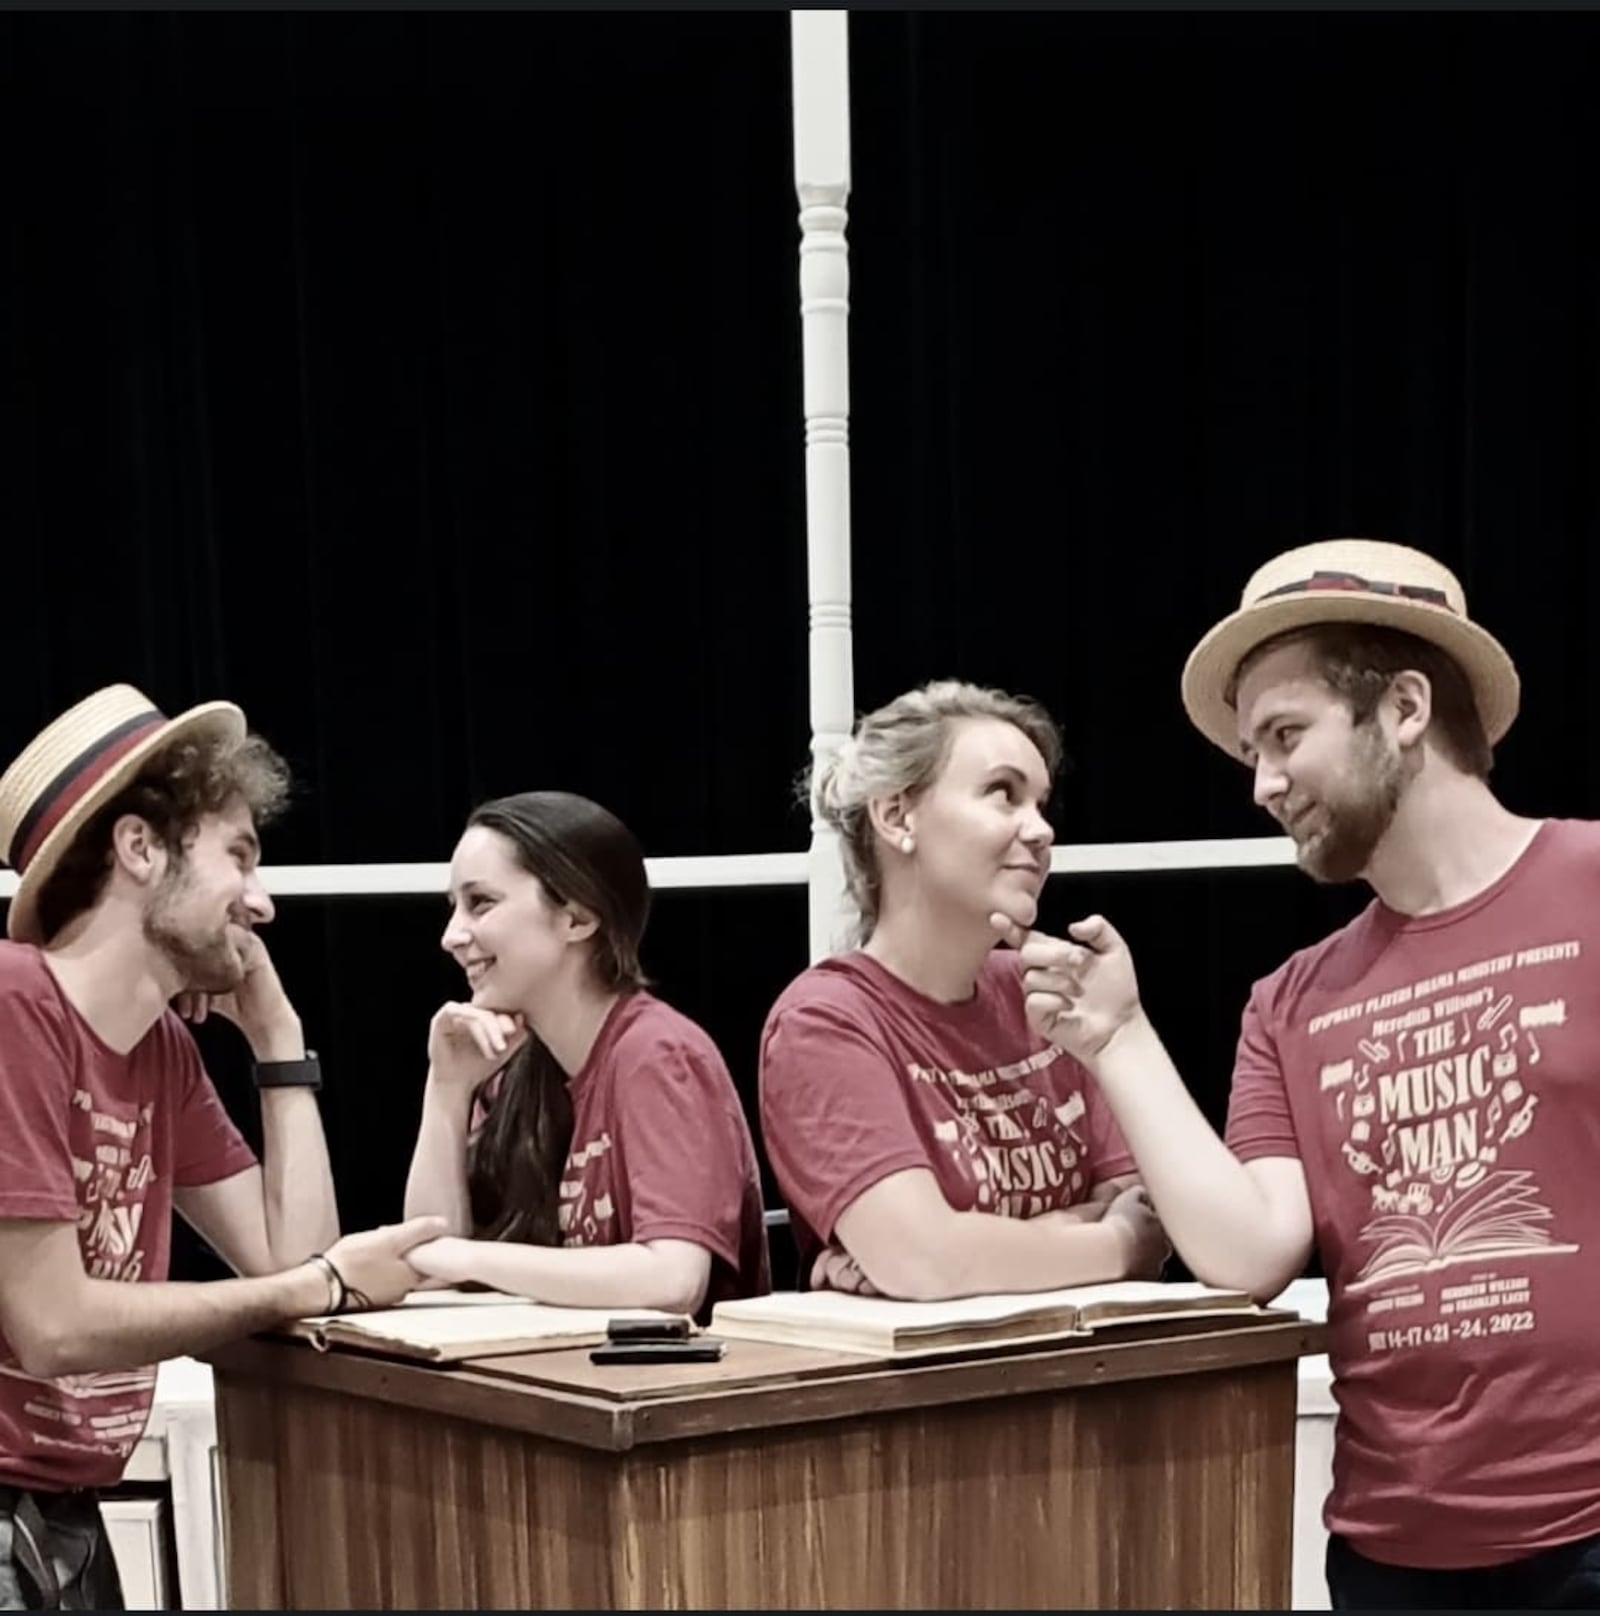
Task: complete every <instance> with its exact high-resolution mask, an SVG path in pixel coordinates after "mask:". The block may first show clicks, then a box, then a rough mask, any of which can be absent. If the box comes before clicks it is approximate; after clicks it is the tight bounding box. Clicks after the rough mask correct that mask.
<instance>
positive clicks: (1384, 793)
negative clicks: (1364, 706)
mask: <svg viewBox="0 0 1600 1616" xmlns="http://www.w3.org/2000/svg"><path fill="white" fill-rule="evenodd" d="M1420 762H1421V758H1420V757H1416V758H1413V757H1410V756H1403V755H1402V754H1401V753H1400V752H1399V751H1398V750H1397V749H1394V750H1391V749H1390V748H1389V747H1387V746H1385V745H1384V741H1383V734H1382V732H1381V731H1380V730H1379V728H1378V726H1377V724H1376V723H1375V722H1370V721H1369V722H1368V723H1366V724H1363V725H1362V726H1361V727H1360V728H1359V729H1357V730H1356V731H1355V732H1354V737H1353V744H1352V746H1351V752H1350V767H1349V770H1348V771H1347V775H1348V781H1347V784H1346V785H1345V786H1344V788H1343V789H1342V790H1341V792H1340V793H1339V794H1338V795H1329V796H1326V797H1324V798H1323V799H1322V800H1321V801H1320V802H1318V803H1315V804H1313V805H1312V807H1311V809H1310V812H1309V814H1308V816H1307V824H1306V827H1305V829H1304V830H1298V829H1297V830H1292V831H1290V833H1289V834H1290V835H1291V836H1292V837H1293V838H1294V842H1295V857H1296V861H1297V862H1298V863H1299V865H1300V868H1301V869H1302V870H1304V871H1305V872H1306V874H1307V875H1309V876H1310V877H1311V879H1312V880H1313V881H1317V882H1320V883H1322V884H1323V885H1325V886H1333V885H1337V884H1339V883H1341V882H1345V881H1355V880H1358V879H1359V878H1360V876H1361V874H1362V872H1363V871H1364V870H1365V869H1366V868H1367V866H1368V865H1369V864H1370V863H1371V862H1372V856H1373V854H1374V853H1375V852H1376V851H1377V849H1378V843H1379V842H1381V841H1382V840H1383V838H1384V837H1385V836H1386V835H1387V834H1388V831H1389V827H1390V826H1391V825H1392V824H1393V823H1394V816H1395V814H1396V813H1397V812H1398V811H1399V808H1400V798H1401V797H1402V795H1404V793H1405V788H1406V784H1407V782H1408V781H1409V780H1410V778H1411V776H1412V774H1413V773H1414V772H1415V770H1416V765H1417V764H1418V763H1420Z"/></svg>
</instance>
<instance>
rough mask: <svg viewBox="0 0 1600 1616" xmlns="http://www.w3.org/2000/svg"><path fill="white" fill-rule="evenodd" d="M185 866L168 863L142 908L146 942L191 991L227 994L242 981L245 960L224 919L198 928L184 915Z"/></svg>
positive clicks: (187, 889) (186, 888)
mask: <svg viewBox="0 0 1600 1616" xmlns="http://www.w3.org/2000/svg"><path fill="white" fill-rule="evenodd" d="M190 885H191V883H190V880H189V871H188V866H187V865H186V864H184V863H182V862H181V861H178V860H174V862H173V863H171V864H170V865H168V867H167V871H166V874H165V875H163V876H162V878H161V885H160V886H159V887H157V888H156V890H155V893H154V895H153V896H152V897H151V900H150V907H149V908H148V909H147V910H146V911H145V915H144V922H143V929H144V937H145V941H146V942H147V943H149V944H150V946H151V947H152V948H154V949H157V950H158V951H159V952H160V953H161V954H162V956H163V957H164V958H165V959H166V960H167V962H168V964H170V965H171V966H172V968H173V969H174V970H175V971H176V972H177V973H178V976H179V979H180V980H181V981H182V983H183V990H184V991H186V992H190V993H230V992H232V990H233V989H234V988H236V987H238V985H239V984H240V983H241V982H242V981H243V980H244V961H243V960H242V959H241V958H240V957H239V951H238V949H236V948H235V947H234V946H233V944H232V942H230V941H229V939H228V922H227V920H226V919H224V921H223V922H222V924H221V925H220V926H218V927H217V928H216V930H214V931H209V932H207V931H200V930H199V929H198V928H197V927H196V926H195V925H194V924H193V922H187V923H186V922H185V920H184V918H183V912H182V906H183V900H184V898H185V897H186V896H187V895H188V892H189V888H190Z"/></svg>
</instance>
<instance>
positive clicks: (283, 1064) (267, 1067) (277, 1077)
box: [253, 1049, 322, 1089]
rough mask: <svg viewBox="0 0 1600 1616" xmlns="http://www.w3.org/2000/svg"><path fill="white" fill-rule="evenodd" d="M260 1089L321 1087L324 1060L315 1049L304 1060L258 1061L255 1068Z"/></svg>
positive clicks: (309, 1051) (309, 1050) (257, 1084)
mask: <svg viewBox="0 0 1600 1616" xmlns="http://www.w3.org/2000/svg"><path fill="white" fill-rule="evenodd" d="M253 1070H254V1074H255V1080H256V1087H257V1088H258V1089H320V1088H321V1087H322V1062H321V1061H319V1060H318V1059H317V1052H316V1050H314V1049H308V1050H307V1051H306V1057H305V1059H304V1060H292V1061H257V1062H256V1063H255V1066H254V1068H253Z"/></svg>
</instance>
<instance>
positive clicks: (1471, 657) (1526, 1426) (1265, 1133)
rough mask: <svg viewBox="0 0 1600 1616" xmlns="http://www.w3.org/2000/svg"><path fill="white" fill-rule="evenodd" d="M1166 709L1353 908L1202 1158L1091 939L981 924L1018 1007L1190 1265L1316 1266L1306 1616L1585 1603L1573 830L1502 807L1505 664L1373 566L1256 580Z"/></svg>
mask: <svg viewBox="0 0 1600 1616" xmlns="http://www.w3.org/2000/svg"><path fill="white" fill-rule="evenodd" d="M1183 697H1184V703H1185V706H1186V708H1187V710H1188V712H1189V716H1190V717H1191V719H1192V720H1193V721H1194V723H1195V725H1196V726H1197V727H1198V728H1199V729H1200V731H1201V733H1202V734H1204V735H1205V736H1206V737H1207V738H1208V739H1210V740H1212V741H1214V742H1215V743H1216V744H1217V745H1218V746H1220V747H1222V748H1223V749H1224V750H1225V751H1226V752H1228V753H1229V754H1230V755H1231V756H1233V757H1235V758H1237V759H1238V760H1240V761H1241V762H1243V764H1244V765H1245V767H1246V768H1248V769H1249V770H1250V771H1251V774H1252V776H1253V778H1254V785H1255V800H1256V801H1257V803H1259V804H1260V805H1261V807H1263V808H1264V809H1265V810H1266V811H1267V812H1268V813H1269V814H1271V815H1272V817H1273V818H1274V819H1275V820H1277V821H1278V823H1279V824H1280V825H1282V827H1283V828H1284V830H1285V831H1287V832H1288V834H1289V835H1290V837H1292V838H1293V841H1294V844H1295V849H1296V854H1297V859H1298V862H1299V864H1300V867H1301V868H1302V869H1303V870H1305V871H1306V872H1307V873H1308V874H1309V875H1311V876H1312V877H1313V878H1314V879H1316V880H1319V881H1353V880H1362V881H1365V882H1366V883H1367V884H1368V885H1369V886H1370V887H1371V888H1372V890H1373V893H1374V897H1373V901H1372V902H1371V903H1370V904H1369V905H1368V906H1367V908H1366V909H1365V910H1364V911H1363V912H1362V913H1361V914H1360V915H1359V916H1358V917H1357V918H1356V919H1355V920H1354V921H1352V922H1351V923H1350V924H1349V925H1348V926H1345V927H1344V928H1343V929H1342V930H1340V931H1338V932H1335V933H1334V934H1333V935H1332V936H1331V937H1328V938H1326V939H1325V940H1324V941H1322V942H1320V943H1318V944H1316V945H1315V946H1313V947H1311V948H1307V949H1304V950H1302V951H1301V952H1300V953H1298V954H1296V955H1294V956H1293V957H1292V958H1291V959H1290V960H1289V961H1288V962H1287V963H1286V964H1284V965H1283V966H1282V967H1281V968H1280V969H1279V970H1277V971H1275V972H1274V973H1273V974H1272V975H1271V976H1269V977H1267V978H1266V979H1265V980H1263V981H1261V982H1258V983H1257V984H1256V986H1255V988H1254V989H1253V991H1252V992H1251V995H1250V1000H1249V1003H1248V1005H1247V1006H1246V1008H1245V1011H1244V1017H1243V1026H1242V1029H1241V1033H1240V1038H1239V1045H1238V1054H1237V1058H1236V1064H1235V1068H1234V1076H1233V1091H1232V1098H1231V1102H1230V1107H1229V1116H1228V1123H1227V1129H1226V1139H1225V1142H1224V1139H1221V1138H1218V1136H1217V1135H1216V1134H1215V1133H1214V1132H1213V1131H1212V1129H1211V1127H1210V1125H1209V1124H1208V1123H1207V1122H1206V1120H1205V1118H1204V1117H1203V1115H1202V1114H1201V1112H1200V1110H1199V1108H1198V1107H1197V1106H1196V1105H1195V1103H1194V1101H1193V1100H1192V1099H1191V1097H1190V1096H1189V1094H1188V1092H1187V1091H1186V1089H1185V1087H1184V1084H1183V1082H1182V1080H1181V1078H1180V1077H1179V1075H1178V1073H1177V1071H1176V1070H1175V1069H1174V1067H1173V1064H1172V1062H1171V1060H1170V1058H1169V1057H1168V1055H1167V1053H1166V1051H1165V1049H1164V1048H1163V1047H1162V1044H1161V1041H1160V1039H1159V1038H1158V1037H1157V1035H1156V1033H1155V1030H1154V1029H1153V1028H1152V1026H1151V1025H1150V1022H1149V1020H1148V1019H1147V1018H1146V1016H1145V1014H1144V1012H1143V1010H1142V1008H1141V1005H1140V1000H1139V992H1138V985H1137V981H1136V979H1135V974H1134V971H1133V965H1132V961H1131V959H1130V957H1129V954H1128V950H1127V948H1126V946H1125V945H1124V943H1123V941H1122V939H1121V938H1120V937H1119V936H1118V935H1117V933H1116V931H1115V930H1114V929H1113V928H1112V927H1111V926H1110V925H1109V924H1108V923H1107V922H1106V921H1105V920H1103V919H1102V918H1100V917H1094V918H1092V919H1090V920H1088V921H1084V922H1080V923H1079V924H1077V925H1074V926H1072V927H1070V928H1069V933H1070V936H1069V938H1068V939H1053V938H1048V937H1042V936H1039V935H1037V934H1031V935H1021V934H1019V933H1018V929H1017V927H1016V924H1015V920H1014V918H1008V917H1003V916H996V917H995V924H996V926H997V928H998V929H1000V930H1001V932H1002V933H1003V934H1004V935H1006V936H1007V937H1009V938H1010V939H1011V940H1012V941H1013V942H1015V943H1017V944H1018V945H1019V946H1020V947H1021V948H1022V950H1023V955H1024V964H1025V966H1026V967H1027V978H1026V983H1027V989H1028V993H1029V999H1028V1006H1029V1014H1030V1016H1031V1017H1032V1018H1033V1019H1034V1022H1035V1025H1037V1026H1038V1027H1039V1028H1040V1030H1041V1031H1043V1032H1045V1033H1046V1035H1047V1036H1049V1037H1051V1038H1052V1039H1054V1040H1055V1041H1056V1042H1057V1043H1059V1044H1061V1045H1062V1046H1063V1047H1065V1048H1066V1049H1068V1050H1070V1051H1071V1053H1072V1054H1074V1055H1075V1056H1076V1057H1077V1058H1078V1059H1079V1060H1080V1061H1082V1062H1083V1063H1084V1064H1085V1065H1086V1066H1087V1067H1088V1068H1089V1069H1090V1071H1091V1072H1093V1073H1094V1075H1095V1077H1096V1079H1097V1080H1098V1081H1099V1083H1100V1086H1101V1089H1102V1092H1103V1093H1104V1095H1105V1097H1106V1099H1107V1101H1108V1102H1109V1104H1110V1108H1111V1110H1112V1112H1113V1114H1114V1115H1115V1117H1116V1120H1117V1122H1118V1123H1119V1124H1120V1125H1121V1128H1122V1131H1123V1133H1124V1135H1125V1136H1126V1138H1127V1141H1128V1144H1129V1146H1130V1148H1131V1150H1132V1153H1133V1155H1134V1157H1135V1159H1136V1161H1137V1162H1138V1166H1139V1171H1140V1174H1141V1175H1142V1177H1143V1180H1144V1184H1145V1186H1146V1188H1147V1190H1148V1192H1149V1194H1150V1196H1151V1198H1152V1199H1153V1200H1154V1202H1155V1206H1156V1210H1157V1212H1158V1214H1159V1215H1160V1218H1161V1221H1162V1223H1163V1225H1164V1226H1165V1228H1166V1230H1167V1233H1168V1235H1169V1237H1170V1238H1171V1240H1172V1241H1173V1243H1174V1244H1175V1245H1176V1247H1177V1249H1178V1250H1179V1251H1180V1252H1181V1254H1182V1255H1183V1257H1184V1260H1185V1261H1186V1262H1187V1263H1188V1264H1189V1266H1190V1268H1191V1269H1192V1270H1193V1271H1194V1273H1195V1274H1196V1275H1197V1276H1198V1277H1199V1278H1201V1279H1202V1280H1206V1281H1209V1282H1211V1283H1212V1284H1215V1285H1223V1286H1229V1287H1236V1288H1240V1289H1245V1290H1248V1291H1250V1292H1252V1293H1253V1294H1255V1295H1256V1296H1258V1297H1260V1298H1262V1299H1266V1298H1270V1297H1272V1296H1275V1295H1276V1294H1278V1292H1279V1291H1281V1289H1282V1288H1283V1286H1284V1285H1285V1284H1287V1283H1288V1281H1290V1280H1291V1279H1293V1278H1294V1277H1295V1276H1296V1275H1298V1274H1299V1273H1301V1272H1302V1270H1303V1269H1304V1268H1305V1266H1306V1264H1307V1261H1308V1260H1309V1258H1310V1257H1311V1255H1312V1252H1313V1249H1315V1251H1316V1252H1317V1254H1318V1255H1319V1256H1320V1258H1321V1262H1322V1266H1323V1269H1324V1272H1325V1273H1326V1275H1327V1278H1328V1286H1329V1331H1330V1333H1329V1347H1330V1357H1331V1360H1332V1366H1333V1373H1334V1392H1335V1396H1336V1398H1337V1400H1338V1403H1339V1419H1338V1423H1337V1426H1336V1431H1335V1446H1334V1485H1333V1491H1332V1493H1331V1495H1330V1497H1329V1499H1328V1502H1327V1505H1326V1508H1325V1519H1326V1521H1327V1524H1328V1529H1329V1534H1330V1535H1329V1545H1328V1562H1327V1565H1328V1581H1329V1587H1330V1591H1331V1593H1332V1596H1333V1604H1334V1607H1335V1608H1336V1609H1343V1610H1358V1609H1387V1610H1399V1609H1411V1610H1427V1609H1456V1610H1461V1609H1506V1608H1517V1609H1536V1608H1558V1607H1565V1608H1584V1609H1594V1608H1596V1607H1597V1606H1600V1350H1597V1347H1596V1325H1597V1324H1600V1195H1597V1194H1596V1193H1595V1191H1594V1189H1593V1187H1592V1178H1593V1173H1594V1164H1595V1163H1596V1161H1600V998H1597V995H1596V993H1595V987H1594V978H1593V976H1591V974H1590V973H1591V971H1592V970H1593V969H1594V966H1595V962H1596V961H1597V960H1600V825H1597V824H1595V823H1591V822H1589V821H1580V820H1537V819H1527V818H1523V817H1522V816H1521V815H1518V814H1515V813H1513V812H1511V811H1510V810H1509V809H1508V808H1506V807H1505V806H1504V805H1503V804H1501V803H1500V802H1499V801H1498V800H1497V798H1496V797H1495V795H1494V793H1493V792H1492V791H1491V789H1490V787H1489V785H1488V780H1487V776H1488V774H1489V769H1490V764H1491V762H1492V752H1491V748H1492V747H1493V745H1494V744H1495V743H1496V742H1497V741H1499V739H1500V738H1501V736H1502V735H1504V734H1505V732H1506V730H1507V729H1508V728H1509V726H1510V724H1511V722H1512V720H1513V718H1514V717H1515V716H1516V712H1517V705H1518V700H1519V684H1518V679H1517V674H1516V670H1515V668H1514V666H1513V665H1512V662H1511V658H1510V657H1509V656H1508V655H1507V653H1506V652H1505V650H1504V649H1503V648H1502V647H1501V646H1500V644H1499V643H1498V642H1497V641H1496V640H1495V639H1494V638H1493V637H1492V636H1491V635H1490V634H1488V633H1487V632H1486V631H1485V630H1484V629H1483V628H1482V627H1480V626H1479V625H1478V624H1476V623H1474V622H1472V621H1471V619H1470V618H1469V617H1468V615H1467V606H1466V600H1465V597H1464V596H1463V594H1462V590H1461V586H1460V584H1459V583H1458V582H1457V580H1456V578H1455V577H1454V576H1453V574H1451V573H1450V572H1449V571H1448V570H1447V569H1446V568H1444V567H1443V566H1441V565H1440V564H1439V563H1438V562H1436V561H1434V560H1433V559H1432V558H1430V557H1428V556H1426V555H1422V554H1420V553H1419V552H1417V551H1415V550H1411V549H1408V548H1405V547H1403V546H1400V545H1394V544H1381V543H1375V542H1371V541H1366V540H1336V541H1330V542H1326V543H1321V544H1314V545H1309V546H1305V547H1303V548H1300V549H1297V550H1293V551H1290V552H1289V553H1288V554H1286V555H1282V556H1279V557H1277V558H1276V559H1275V560H1273V561H1271V562H1268V563H1267V564H1266V565H1265V566H1264V567H1262V568H1261V569H1260V570H1259V571H1258V572H1257V573H1256V574H1255V576H1254V577H1253V578H1252V579H1251V580H1250V582H1249V584H1248V585H1247V586H1246V588H1245V591H1244V596H1243V600H1242V602H1241V605H1240V608H1239V610H1238V611H1236V612H1234V613H1233V614H1232V615H1231V616H1229V617H1228V618H1226V619H1225V620H1224V621H1223V622H1221V623H1219V624H1218V625H1217V626H1216V627H1215V628H1213V629H1212V630H1211V631H1210V632H1209V633H1208V634H1207V635H1206V636H1205V637H1204V638H1203V639H1202V640H1201V641H1200V643H1199V644H1198V645H1197V646H1196V648H1195V650H1194V651H1193V653H1192V654H1191V655H1190V657H1189V660H1188V664H1187V666H1186V668H1185V670H1184V676H1183Z"/></svg>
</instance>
